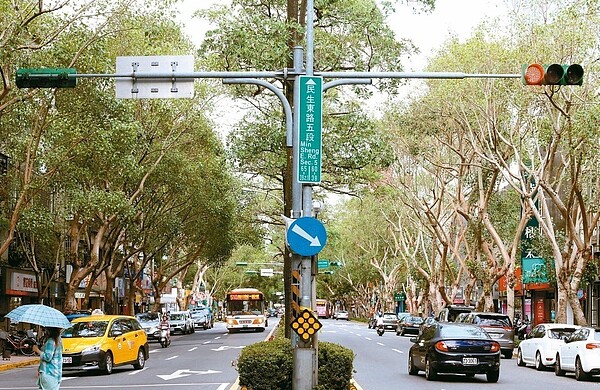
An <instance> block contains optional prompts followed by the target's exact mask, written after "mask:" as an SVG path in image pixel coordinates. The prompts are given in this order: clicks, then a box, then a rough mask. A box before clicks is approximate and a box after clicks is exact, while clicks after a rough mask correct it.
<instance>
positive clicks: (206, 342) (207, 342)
mask: <svg viewBox="0 0 600 390" xmlns="http://www.w3.org/2000/svg"><path fill="white" fill-rule="evenodd" d="M210 343H211V341H205V342H203V343H202V344H204V345H206V344H210Z"/></svg>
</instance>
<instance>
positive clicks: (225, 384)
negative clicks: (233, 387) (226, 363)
mask: <svg viewBox="0 0 600 390" xmlns="http://www.w3.org/2000/svg"><path fill="white" fill-rule="evenodd" d="M227 386H229V383H221V386H219V387H217V390H225V389H227Z"/></svg>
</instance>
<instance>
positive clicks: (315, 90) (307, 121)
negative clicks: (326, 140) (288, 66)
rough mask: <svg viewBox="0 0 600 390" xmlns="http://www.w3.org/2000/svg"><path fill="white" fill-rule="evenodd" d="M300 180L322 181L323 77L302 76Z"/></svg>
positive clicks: (299, 139) (299, 125) (299, 148)
mask: <svg viewBox="0 0 600 390" xmlns="http://www.w3.org/2000/svg"><path fill="white" fill-rule="evenodd" d="M298 82H299V83H300V103H299V106H300V107H299V108H300V115H299V117H298V127H299V129H298V131H299V137H298V142H299V147H298V156H297V157H298V164H297V166H298V181H299V182H300V183H320V182H321V152H322V145H321V135H322V134H321V133H322V108H323V78H322V77H316V76H300V77H299V81H298Z"/></svg>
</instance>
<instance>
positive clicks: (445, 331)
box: [440, 325, 488, 339]
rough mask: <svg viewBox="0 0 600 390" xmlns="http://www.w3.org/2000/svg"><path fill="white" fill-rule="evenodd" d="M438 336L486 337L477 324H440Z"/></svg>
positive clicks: (446, 337) (458, 337) (459, 337)
mask: <svg viewBox="0 0 600 390" xmlns="http://www.w3.org/2000/svg"><path fill="white" fill-rule="evenodd" d="M440 336H441V337H442V338H445V339H461V338H462V339H466V338H469V339H487V338H488V335H487V333H486V332H485V330H483V329H481V328H479V327H477V326H447V325H446V326H440Z"/></svg>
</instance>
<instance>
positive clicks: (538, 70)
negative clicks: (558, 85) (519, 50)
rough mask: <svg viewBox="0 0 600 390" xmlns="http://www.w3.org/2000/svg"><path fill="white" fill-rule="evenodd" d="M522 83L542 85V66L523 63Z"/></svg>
mask: <svg viewBox="0 0 600 390" xmlns="http://www.w3.org/2000/svg"><path fill="white" fill-rule="evenodd" d="M523 68H524V70H523V80H524V81H523V83H524V84H525V85H542V83H543V82H544V67H543V66H542V65H540V64H531V65H529V66H528V65H523Z"/></svg>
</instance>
